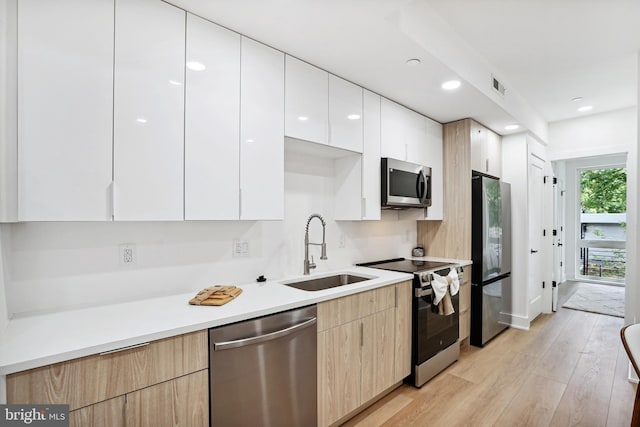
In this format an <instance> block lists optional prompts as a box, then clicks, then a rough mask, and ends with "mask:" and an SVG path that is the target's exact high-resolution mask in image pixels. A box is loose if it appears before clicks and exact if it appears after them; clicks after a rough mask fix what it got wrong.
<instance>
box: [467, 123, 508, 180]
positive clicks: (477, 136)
mask: <svg viewBox="0 0 640 427" xmlns="http://www.w3.org/2000/svg"><path fill="white" fill-rule="evenodd" d="M471 169H472V170H474V171H478V172H482V173H486V174H489V175H492V176H495V177H497V178H500V176H501V175H502V141H501V137H500V135H498V134H496V133H494V132H492V131H491V130H489V129H487V128H485V127H484V126H482V125H481V124H479V123H477V122H475V121H471Z"/></svg>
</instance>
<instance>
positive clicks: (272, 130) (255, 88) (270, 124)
mask: <svg viewBox="0 0 640 427" xmlns="http://www.w3.org/2000/svg"><path fill="white" fill-rule="evenodd" d="M241 64H242V66H241V83H240V85H241V89H242V90H241V98H240V108H241V111H240V117H241V124H240V189H241V190H240V192H241V201H240V219H248V220H257V219H282V218H283V217H284V97H283V92H284V54H283V53H282V52H278V51H277V50H275V49H272V48H270V47H268V46H265V45H263V44H260V43H258V42H255V41H253V40H251V39H248V38H245V37H243V38H242V62H241Z"/></svg>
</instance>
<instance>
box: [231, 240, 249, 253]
mask: <svg viewBox="0 0 640 427" xmlns="http://www.w3.org/2000/svg"><path fill="white" fill-rule="evenodd" d="M231 253H232V255H233V256H234V257H244V256H249V242H248V241H246V240H239V239H236V240H234V241H233V248H232V251H231Z"/></svg>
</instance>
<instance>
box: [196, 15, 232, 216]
mask: <svg viewBox="0 0 640 427" xmlns="http://www.w3.org/2000/svg"><path fill="white" fill-rule="evenodd" d="M186 64H187V70H186V83H185V141H184V143H185V153H184V155H185V162H184V163H185V170H184V204H185V206H184V215H185V219H186V220H234V219H235V220H237V219H238V218H239V216H240V214H239V206H240V204H239V203H240V202H239V194H240V139H239V138H240V136H239V135H240V35H239V34H237V33H234V32H232V31H229V30H227V29H225V28H222V27H220V26H218V25H216V24H213V23H211V22H209V21H206V20H204V19H202V18H199V17H197V16H195V15H192V14H187V61H186Z"/></svg>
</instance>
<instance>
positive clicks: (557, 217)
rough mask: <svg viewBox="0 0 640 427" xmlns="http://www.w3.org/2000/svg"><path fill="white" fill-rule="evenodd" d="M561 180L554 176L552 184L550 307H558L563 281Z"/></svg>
mask: <svg viewBox="0 0 640 427" xmlns="http://www.w3.org/2000/svg"><path fill="white" fill-rule="evenodd" d="M562 184H563V183H562V181H561V180H559V179H555V178H554V184H553V235H552V238H553V269H552V274H553V281H554V282H555V283H556V286H554V287H553V288H552V290H551V292H552V294H551V309H552V310H553V311H556V310H557V309H558V286H559V285H560V283H562V281H563V270H564V246H563V242H564V198H563V196H564V190H563V189H562V188H563V185H562Z"/></svg>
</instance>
